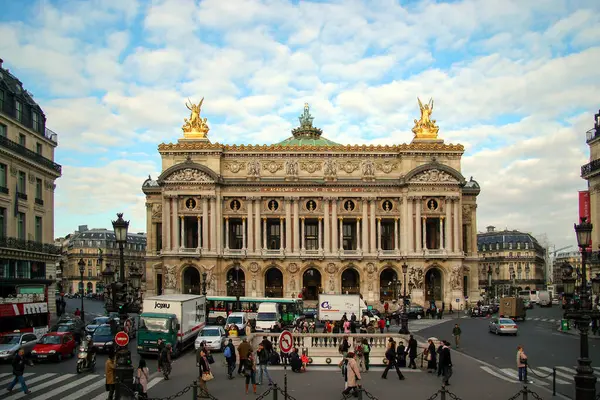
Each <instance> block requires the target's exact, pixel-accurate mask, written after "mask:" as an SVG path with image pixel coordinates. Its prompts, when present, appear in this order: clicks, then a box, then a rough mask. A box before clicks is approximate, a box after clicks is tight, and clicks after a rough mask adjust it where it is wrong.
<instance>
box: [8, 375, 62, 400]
mask: <svg viewBox="0 0 600 400" xmlns="http://www.w3.org/2000/svg"><path fill="white" fill-rule="evenodd" d="M46 375H54V374H44V375H42V376H39V377H37V378H34V379H32V380H30V381H29V382H28V383H30V384H31V383H35V382H37V381H40V380H42V379H46V378H45V376H46ZM72 376H73V374H65V375H62V376H58V377H56V378H54V379H52V380H50V381H48V382H44V383H42V384H41V385H37V386H36V385H33V386H32V387H33V388H34V389H35V390H39V389H44V388H47V387H48V386H52V385H55V384H57V383H59V382H62V381H64V380H65V379H69V378H70V377H72ZM27 387H28V388H29V385H27ZM34 393H35V392H34ZM25 396H27V395H26V394H25V393H23V392H21V393H17V394H15V395H13V396H10V397H7V398H6V399H5V400H14V399H20V398H21V397H25ZM34 396H35V395H34Z"/></svg>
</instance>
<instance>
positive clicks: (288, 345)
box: [279, 331, 294, 354]
mask: <svg viewBox="0 0 600 400" xmlns="http://www.w3.org/2000/svg"><path fill="white" fill-rule="evenodd" d="M293 348H294V337H293V336H292V332H290V331H283V332H281V333H280V334H279V350H281V352H282V353H286V354H287V353H289V352H290V351H292V349H293Z"/></svg>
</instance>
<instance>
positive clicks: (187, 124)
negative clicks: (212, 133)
mask: <svg viewBox="0 0 600 400" xmlns="http://www.w3.org/2000/svg"><path fill="white" fill-rule="evenodd" d="M203 102H204V97H203V98H202V100H200V103H198V104H194V103H192V102H191V101H190V99H188V101H187V102H186V103H185V106H186V107H187V108H188V110H190V111H191V113H190V118H189V119H188V118H184V119H183V122H184V124H183V126H182V127H181V129H182V130H183V136H184V137H185V138H186V139H207V134H208V131H209V130H210V128H209V127H208V123H207V119H206V117H205V118H202V117H201V116H200V112H201V110H202V103H203Z"/></svg>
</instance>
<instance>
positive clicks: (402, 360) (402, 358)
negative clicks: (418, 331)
mask: <svg viewBox="0 0 600 400" xmlns="http://www.w3.org/2000/svg"><path fill="white" fill-rule="evenodd" d="M396 359H397V360H398V367H400V368H406V347H404V342H400V344H399V345H398V348H397V349H396Z"/></svg>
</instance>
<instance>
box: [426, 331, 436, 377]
mask: <svg viewBox="0 0 600 400" xmlns="http://www.w3.org/2000/svg"><path fill="white" fill-rule="evenodd" d="M427 342H428V343H429V346H427V349H426V350H425V351H426V352H427V353H426V354H427V372H429V373H430V374H431V373H433V372H436V370H437V353H436V348H435V344H433V340H431V339H429V340H427Z"/></svg>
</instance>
